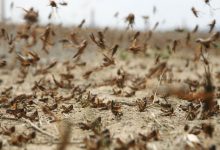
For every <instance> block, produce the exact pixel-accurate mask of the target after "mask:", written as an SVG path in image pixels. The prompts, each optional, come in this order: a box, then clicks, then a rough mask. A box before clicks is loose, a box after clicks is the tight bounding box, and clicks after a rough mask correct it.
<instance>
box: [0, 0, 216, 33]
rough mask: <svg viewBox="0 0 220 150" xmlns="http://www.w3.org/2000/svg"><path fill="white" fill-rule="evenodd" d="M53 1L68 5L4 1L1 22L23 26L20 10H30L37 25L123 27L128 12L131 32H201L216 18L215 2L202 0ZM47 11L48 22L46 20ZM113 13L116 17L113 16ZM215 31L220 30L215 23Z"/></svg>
mask: <svg viewBox="0 0 220 150" xmlns="http://www.w3.org/2000/svg"><path fill="white" fill-rule="evenodd" d="M2 1H3V0H1V2H2ZM56 2H57V3H59V2H67V3H68V5H67V6H61V5H58V9H57V11H56V10H55V9H52V8H51V7H50V6H49V0H41V1H39V0H22V1H18V0H7V1H5V5H4V6H5V7H4V9H5V20H6V22H8V23H10V22H11V23H23V22H24V20H23V15H24V14H25V12H24V10H23V9H22V8H24V9H29V8H31V7H33V8H34V9H35V10H37V11H38V12H39V23H40V24H43V25H45V24H48V23H53V24H62V25H64V26H72V25H78V24H80V22H81V21H82V20H83V19H85V20H86V22H85V26H90V27H91V26H92V27H106V26H108V27H110V28H126V27H127V24H126V23H125V18H126V16H127V15H128V14H129V13H133V14H134V15H135V25H134V29H145V28H153V26H154V25H155V23H156V22H159V26H158V29H159V30H170V29H176V28H188V29H193V28H194V27H195V26H196V25H197V24H198V25H199V26H200V29H201V30H206V29H208V28H209V26H208V24H210V23H211V22H212V20H213V19H217V18H220V9H218V8H220V1H219V0H211V1H210V6H209V5H207V4H205V2H204V0H187V1H182V0H169V1H164V0H140V1H134V0H111V1H109V0H74V1H71V0H56ZM12 3H13V6H12V5H11V4H12ZM192 7H195V8H196V9H197V10H198V11H199V12H198V14H199V16H198V18H196V17H195V16H194V15H193V13H192V11H191V8H192ZM1 9H2V7H1ZM51 11H53V16H52V19H48V15H49V14H50V13H51ZM116 13H117V14H118V16H117V17H114V15H115V14H116ZM143 16H149V20H148V23H147V24H145V23H144V20H143V18H142V17H143ZM216 28H217V29H220V23H219V22H218V21H217V22H216Z"/></svg>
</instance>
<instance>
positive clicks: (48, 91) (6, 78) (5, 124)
mask: <svg viewBox="0 0 220 150" xmlns="http://www.w3.org/2000/svg"><path fill="white" fill-rule="evenodd" d="M8 30H9V31H10V30H11V31H12V33H13V29H8ZM57 32H58V31H57ZM59 32H60V31H59ZM59 32H58V33H56V38H55V43H56V44H55V45H54V46H53V47H52V48H50V49H49V52H50V53H49V54H45V52H44V51H42V50H41V42H40V41H39V42H38V43H37V44H36V45H35V46H33V47H31V48H30V49H32V50H34V51H36V52H37V53H38V55H39V56H40V61H39V62H37V65H31V66H29V67H24V68H25V69H28V73H27V75H26V77H25V78H20V74H21V71H20V70H21V65H20V62H19V61H18V60H17V59H16V53H15V52H16V51H17V52H20V51H21V49H22V47H23V46H24V45H25V40H17V43H16V47H15V50H14V51H13V52H12V53H8V45H7V42H6V41H4V39H3V38H1V42H0V43H1V44H0V45H1V59H4V60H6V62H7V65H6V66H4V67H2V68H0V81H1V82H0V92H1V95H0V96H1V98H0V149H2V150H9V149H11V150H18V149H28V150H35V149H42V150H44V149H45V150H46V149H47V150H49V149H51V150H52V149H58V147H59V146H60V143H62V145H66V144H64V143H65V142H62V139H64V137H63V136H65V135H66V136H68V134H67V133H68V132H69V133H70V135H69V136H70V137H69V138H67V139H68V141H67V149H97V147H98V146H99V149H117V148H118V149H128V147H130V149H141V148H140V147H141V146H139V147H138V145H141V144H143V145H144V146H143V147H145V148H148V149H153V150H159V149H189V148H191V149H214V148H215V147H216V149H218V148H219V147H220V116H219V112H218V111H219V110H216V112H215V113H214V114H213V115H212V116H209V117H208V118H205V119H202V118H200V115H199V113H200V112H201V109H200V105H201V104H200V103H199V102H198V101H199V100H198V101H197V102H196V103H194V101H193V102H189V101H187V100H184V99H181V98H177V97H175V96H173V95H172V94H170V91H172V90H173V89H177V90H178V91H181V92H182V93H189V92H190V91H191V90H194V91H195V92H197V91H200V90H203V83H204V80H205V77H204V63H203V62H202V61H200V60H198V61H194V60H193V59H194V51H193V48H192V47H193V46H192V47H191V49H189V48H186V47H184V46H182V47H181V50H178V49H177V50H176V52H175V53H174V52H172V53H169V52H168V50H167V49H165V48H164V47H165V46H164V45H165V44H164V41H163V40H164V39H163V38H164V37H163V36H168V35H169V34H172V38H176V37H175V33H164V34H163V35H161V37H159V36H158V35H156V36H157V39H161V40H159V41H157V40H152V41H151V43H150V44H152V45H154V44H155V43H158V45H159V46H161V47H162V48H161V49H162V50H156V49H154V48H153V46H151V47H150V46H149V49H147V50H146V53H145V54H142V53H139V54H133V53H132V52H129V51H128V50H126V47H128V46H129V45H130V42H129V40H127V39H126V38H125V39H126V40H124V41H119V43H118V42H117V40H116V39H115V37H117V35H116V33H114V32H113V31H112V33H106V34H107V35H108V37H111V38H110V39H111V40H109V39H106V42H108V41H109V45H113V43H116V42H117V43H118V44H119V45H120V48H119V50H118V51H117V53H116V56H115V65H111V66H108V67H106V68H104V69H102V70H99V71H95V72H93V73H92V74H91V75H90V76H89V77H88V78H86V79H85V78H84V77H83V74H85V72H86V71H89V70H91V68H95V67H96V66H100V64H102V62H103V60H102V59H103V55H102V54H101V52H100V50H98V49H99V48H98V47H97V46H96V45H95V44H93V43H92V41H91V40H89V38H88V35H89V34H90V33H91V32H94V33H95V32H96V30H95V29H93V30H89V29H88V30H87V31H77V32H78V33H79V34H78V35H79V36H80V38H81V39H83V38H84V37H85V38H87V40H88V41H89V44H88V47H87V48H86V51H85V53H83V54H82V56H81V58H80V60H78V61H76V59H73V58H72V57H73V55H74V54H75V53H76V49H75V48H72V47H67V48H64V47H63V46H62V44H61V43H58V41H59V40H60V39H62V37H65V35H66V34H67V33H64V34H63V35H62V34H60V33H59ZM65 32H67V31H65ZM82 32H83V35H80V33H82ZM115 32H116V31H115ZM132 34H133V33H132ZM176 34H177V33H176ZM179 34H181V33H178V35H176V36H177V37H179V36H180V37H181V35H179ZM107 35H106V36H107ZM124 36H125V37H126V36H127V35H124ZM156 36H155V37H156ZM183 37H184V36H183ZM140 41H141V40H140ZM155 41H157V42H155ZM120 42H121V43H120ZM160 42H161V43H160ZM192 43H193V40H192ZM194 44H195V43H194ZM192 45H193V44H192ZM195 45H196V44H195ZM195 45H194V47H196V46H195ZM163 46H164V47H163ZM218 50H219V47H218V48H217V49H215V50H213V51H211V50H210V51H209V52H208V53H209V56H208V60H209V63H210V68H211V75H212V79H213V84H214V86H215V100H216V101H219V98H218V93H219V90H220V88H219V86H220V84H219V83H220V78H219V73H220V68H219V66H220V61H219V56H220V53H219V52H218ZM157 54H160V55H161V58H160V62H158V63H157V64H155V55H157ZM55 60H56V61H57V64H56V65H55V66H54V67H52V68H51V69H48V70H47V72H46V73H38V74H36V72H37V70H38V69H39V68H45V67H46V66H48V64H50V63H51V62H54V61H55ZM83 62H86V65H84V64H83ZM162 62H166V69H167V71H164V70H163V71H158V72H156V73H154V74H153V75H152V76H149V73H150V72H151V70H150V69H152V68H154V67H155V66H157V65H158V64H160V63H162ZM68 66H69V67H71V66H72V68H71V69H70V70H69V71H68V69H67V68H68ZM118 70H120V71H118ZM119 72H120V73H119ZM62 73H65V74H71V75H73V76H74V78H72V79H70V82H71V84H70V85H69V86H70V87H63V88H62V87H59V86H58V85H57V84H56V83H55V82H54V80H53V77H52V75H54V77H55V79H56V80H58V81H60V80H61V74H62ZM123 76H124V79H123V81H121V80H122V78H123ZM22 79H24V81H22ZM19 81H20V82H19ZM39 81H40V82H39ZM187 81H188V82H187ZM35 82H38V84H39V85H38V87H36V84H35ZM64 82H65V84H67V81H64ZM119 82H123V84H124V86H123V87H120V85H118V84H120V83H119ZM190 83H194V85H191V87H190ZM34 85H35V87H36V88H35V89H33V87H34ZM39 86H42V89H41V88H40V87H39ZM190 88H191V89H190ZM120 92H121V93H120ZM19 95H20V98H18V96H19ZM94 95H95V96H94ZM16 98H17V99H16ZM93 98H94V99H93ZM112 101H114V103H113V102H112ZM55 104H57V106H56V105H55ZM138 104H140V105H141V106H142V105H143V104H146V107H145V106H143V107H144V108H143V110H141V112H140V110H139V109H140V107H141V106H140V107H138ZM53 106H54V108H52V107H53ZM63 106H65V107H67V108H64V107H63ZM68 107H69V110H68ZM71 107H72V108H71ZM18 109H19V110H23V111H25V112H26V114H25V115H20V116H19V113H21V112H15V110H18ZM65 111H66V112H65ZM114 111H115V112H114ZM10 112H11V113H10ZM34 112H35V113H36V112H37V115H36V116H34V115H33V113H34ZM99 117H101V121H100V120H99V119H100V118H99ZM97 118H98V119H97ZM94 120H96V121H97V122H96V123H94V122H93V121H94ZM91 122H93V123H94V124H92V125H91ZM12 127H15V131H11V130H13V129H12ZM87 128H88V129H87ZM188 128H189V129H188ZM105 129H108V130H109V133H108V132H107V131H106V132H107V133H106V134H107V135H106V136H105V134H104V133H101V132H102V131H104V130H105ZM66 130H67V131H66ZM65 131H66V132H65ZM33 132H34V133H35V134H36V137H33V138H30V139H27V137H30V136H29V135H30V133H33ZM108 134H110V136H108ZM140 134H142V135H143V136H141V135H140ZM62 135H63V136H62ZM91 135H94V136H93V137H91ZM19 136H20V137H19ZM21 136H22V137H23V138H22V137H21ZM141 137H142V138H141ZM25 138H26V139H25ZM118 139H121V141H123V143H122V142H119V140H118ZM132 140H133V141H132ZM108 141H109V143H110V144H108ZM105 142H106V143H105ZM120 143H121V144H120ZM129 143H130V144H129ZM97 145H98V146H97ZM108 145H109V146H108ZM126 146H127V147H126Z"/></svg>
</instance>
